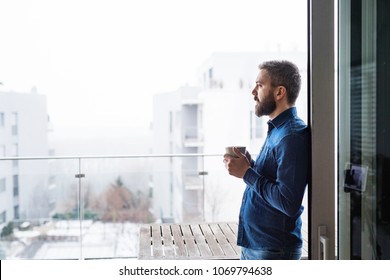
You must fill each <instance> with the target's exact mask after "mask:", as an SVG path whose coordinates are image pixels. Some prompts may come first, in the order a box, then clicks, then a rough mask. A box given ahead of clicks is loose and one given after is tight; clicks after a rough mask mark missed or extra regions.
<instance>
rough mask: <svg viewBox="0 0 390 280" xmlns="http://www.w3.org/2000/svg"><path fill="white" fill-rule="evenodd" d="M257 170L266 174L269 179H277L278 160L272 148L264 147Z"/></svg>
mask: <svg viewBox="0 0 390 280" xmlns="http://www.w3.org/2000/svg"><path fill="white" fill-rule="evenodd" d="M257 165H258V168H257V171H258V172H259V173H260V174H262V175H263V176H266V177H267V178H268V179H270V180H273V181H276V178H277V176H276V175H277V170H278V169H277V162H276V156H275V153H274V151H273V150H272V149H270V148H268V147H264V149H263V151H262V152H261V155H260V157H259V159H258V161H257Z"/></svg>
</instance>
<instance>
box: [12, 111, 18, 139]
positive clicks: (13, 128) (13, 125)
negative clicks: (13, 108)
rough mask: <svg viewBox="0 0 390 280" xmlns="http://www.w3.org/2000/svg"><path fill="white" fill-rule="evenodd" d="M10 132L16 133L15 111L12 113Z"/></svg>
mask: <svg viewBox="0 0 390 280" xmlns="http://www.w3.org/2000/svg"><path fill="white" fill-rule="evenodd" d="M11 133H12V135H18V113H17V112H13V113H12V118H11Z"/></svg>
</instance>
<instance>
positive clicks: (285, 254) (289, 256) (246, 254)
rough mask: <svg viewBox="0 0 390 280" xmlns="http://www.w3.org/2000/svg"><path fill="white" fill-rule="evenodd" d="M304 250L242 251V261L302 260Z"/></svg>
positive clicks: (244, 249) (246, 249)
mask: <svg viewBox="0 0 390 280" xmlns="http://www.w3.org/2000/svg"><path fill="white" fill-rule="evenodd" d="M301 256H302V249H301V248H296V249H278V250H272V249H259V250H256V249H248V248H242V249H241V256H240V259H241V260H300V259H301Z"/></svg>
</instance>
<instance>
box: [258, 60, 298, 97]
mask: <svg viewBox="0 0 390 280" xmlns="http://www.w3.org/2000/svg"><path fill="white" fill-rule="evenodd" d="M259 69H260V70H261V69H264V70H266V71H267V73H268V75H269V77H270V79H271V85H272V86H273V87H277V86H284V87H285V88H286V91H287V101H288V103H289V104H295V101H296V100H297V98H298V95H299V91H300V89H301V75H300V74H299V69H298V67H297V66H296V65H295V64H294V63H292V62H290V61H287V60H270V61H265V62H263V63H261V64H260V65H259Z"/></svg>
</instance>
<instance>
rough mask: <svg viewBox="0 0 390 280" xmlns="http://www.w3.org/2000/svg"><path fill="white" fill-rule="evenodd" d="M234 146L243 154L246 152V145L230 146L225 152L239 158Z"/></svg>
mask: <svg viewBox="0 0 390 280" xmlns="http://www.w3.org/2000/svg"><path fill="white" fill-rule="evenodd" d="M233 148H237V149H238V150H239V151H240V152H241V153H243V154H245V152H246V147H245V146H229V147H226V148H225V154H226V155H229V156H231V157H234V158H237V157H238V156H237V155H236V154H235V153H234V151H233Z"/></svg>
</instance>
